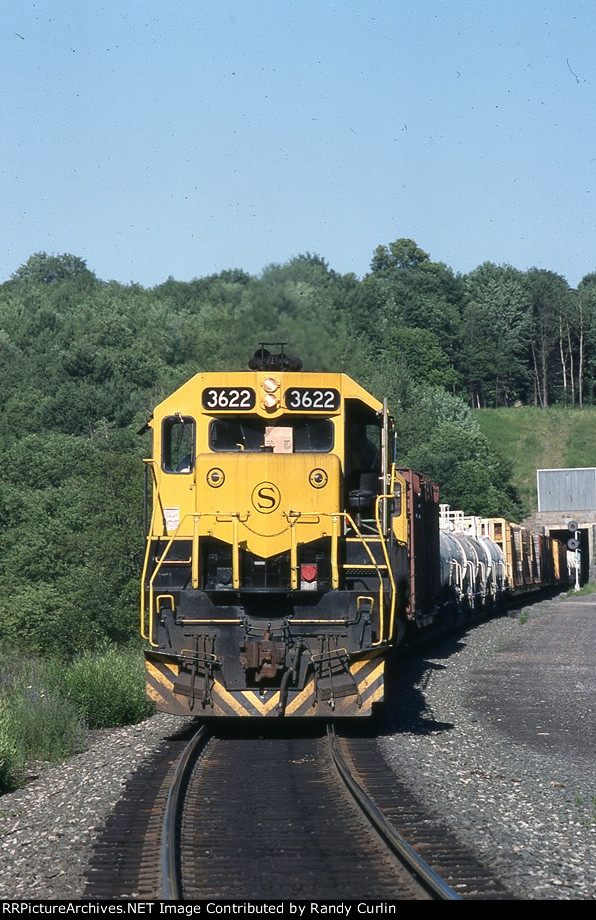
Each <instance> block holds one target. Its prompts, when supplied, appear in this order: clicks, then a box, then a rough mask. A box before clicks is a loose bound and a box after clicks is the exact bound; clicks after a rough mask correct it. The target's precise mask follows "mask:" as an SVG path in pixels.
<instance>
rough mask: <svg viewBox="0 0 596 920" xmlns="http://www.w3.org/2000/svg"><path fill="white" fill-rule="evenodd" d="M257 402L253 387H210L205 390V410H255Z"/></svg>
mask: <svg viewBox="0 0 596 920" xmlns="http://www.w3.org/2000/svg"><path fill="white" fill-rule="evenodd" d="M256 402H257V396H256V393H255V391H254V390H253V389H252V388H251V387H209V389H208V390H203V409H211V410H212V411H220V410H221V409H228V410H232V411H233V410H236V411H242V410H247V409H254V407H255V405H256Z"/></svg>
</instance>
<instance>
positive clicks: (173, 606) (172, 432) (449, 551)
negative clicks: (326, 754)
mask: <svg viewBox="0 0 596 920" xmlns="http://www.w3.org/2000/svg"><path fill="white" fill-rule="evenodd" d="M271 344H275V345H276V347H277V348H278V349H279V351H277V352H275V353H273V354H272V353H271V352H270V351H269V350H268V348H267V347H266V346H267V345H271ZM284 348H285V343H263V344H262V345H261V347H260V349H258V350H257V352H255V355H254V356H253V358H252V359H251V360H250V361H249V370H248V371H244V372H240V373H231V372H230V373H200V374H197V375H196V376H194V377H193V378H192V379H191V380H189V381H188V382H187V383H185V384H183V385H182V386H181V387H179V388H178V389H177V390H176V391H175V392H174V393H172V395H171V396H169V397H168V398H167V399H165V400H164V401H163V402H162V403H160V404H159V405H158V406H157V407H156V409H155V411H154V414H153V417H152V419H151V420H150V422H149V423H148V427H149V428H151V429H152V431H153V451H152V456H151V458H150V459H147V460H146V461H145V462H146V470H147V478H146V481H147V485H146V501H147V503H149V499H150V503H151V507H152V513H151V519H150V524H149V525H148V527H147V544H146V554H145V562H144V567H143V576H142V592H141V633H142V635H143V637H144V638H145V639H146V640H147V642H148V644H149V647H148V648H147V650H146V651H145V666H146V680H147V694H148V697H149V698H150V699H151V700H153V701H154V702H155V704H156V706H157V708H158V709H159V710H162V711H164V712H170V713H175V714H179V715H197V716H201V717H203V718H206V717H218V716H219V717H221V716H228V717H252V718H254V717H275V716H284V717H295V718H300V717H305V716H309V717H311V716H315V717H316V716H323V717H333V718H337V717H347V716H349V717H352V716H367V715H370V714H371V712H372V708H373V705H374V704H376V703H379V702H381V701H382V699H383V694H384V681H385V673H384V672H385V668H386V665H387V661H388V658H389V655H390V653H391V651H392V650H393V649H394V648H395V647H396V646H397V645H398V644H399V643H400V642H401V641H402V640H403V638H404V636H406V635H408V634H412V633H416V632H418V631H419V630H420V629H423V628H428V627H431V626H433V625H436V624H437V623H438V622H439V623H440V622H441V621H442V620H445V619H448V620H456V621H457V620H459V619H461V618H462V617H467V616H469V615H470V614H474V613H479V612H480V613H486V612H490V611H491V610H493V609H495V607H497V606H499V604H500V603H501V602H502V600H503V599H504V598H505V597H508V596H511V595H514V594H516V593H521V592H523V591H527V590H537V589H538V588H540V587H542V586H544V585H546V584H549V585H553V584H555V585H557V584H567V583H568V571H567V566H566V565H565V561H566V560H565V555H564V554H565V551H566V547H564V546H563V545H562V544H561V545H558V544H556V541H551V540H550V538H547V537H540V536H538V535H530V534H529V533H527V532H526V531H525V530H524V529H523V528H520V527H518V526H517V525H509V524H508V523H507V522H504V521H501V520H491V521H480V519H478V521H477V522H476V523H477V525H478V527H475V530H474V533H472V532H471V531H470V530H469V529H468V531H467V533H459V534H455V535H453V534H449V533H447V532H446V531H445V530H443V529H441V527H440V508H439V492H438V488H437V486H436V485H434V484H433V483H432V482H431V481H430V480H429V479H428V478H426V477H425V476H423V475H420V474H418V473H416V472H414V471H412V470H406V469H401V468H398V467H397V465H396V462H395V431H394V427H393V421H392V418H391V416H390V415H389V412H388V409H387V405H386V404H385V403H381V402H380V401H379V400H377V399H375V398H374V397H373V396H372V395H371V394H369V393H367V392H366V391H365V390H364V389H363V388H362V387H361V386H359V385H358V384H357V383H356V382H355V381H354V380H352V379H351V378H350V377H348V376H346V375H344V374H314V373H306V372H304V371H303V370H302V366H301V363H300V362H299V361H297V360H295V359H292V358H290V357H288V355H287V354H286V352H285V350H284ZM443 507H446V506H443ZM445 526H447V527H449V528H451V529H453V524H452V522H449V521H448V522H447V524H446V525H445Z"/></svg>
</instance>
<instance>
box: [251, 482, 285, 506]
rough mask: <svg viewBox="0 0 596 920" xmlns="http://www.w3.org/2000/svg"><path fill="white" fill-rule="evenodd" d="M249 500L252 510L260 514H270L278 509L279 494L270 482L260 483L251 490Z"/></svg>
mask: <svg viewBox="0 0 596 920" xmlns="http://www.w3.org/2000/svg"><path fill="white" fill-rule="evenodd" d="M250 500H251V501H252V504H253V508H256V510H257V511H259V512H260V513H261V514H271V512H272V511H275V510H276V509H277V508H279V503H280V502H281V493H280V491H279V489H278V488H277V486H276V485H274V484H273V483H272V482H260V483H259V484H258V486H255V487H254V489H253V490H252V495H251V497H250Z"/></svg>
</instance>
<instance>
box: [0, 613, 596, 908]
mask: <svg viewBox="0 0 596 920" xmlns="http://www.w3.org/2000/svg"><path fill="white" fill-rule="evenodd" d="M526 616H527V622H523V620H525V619H526ZM595 640H596V596H593V595H591V596H587V597H585V598H581V597H577V598H569V599H558V600H552V601H548V602H544V603H541V604H538V605H535V606H533V607H532V608H528V609H527V610H526V611H524V613H523V616H522V618H521V619H514V618H512V617H501V618H499V619H495V620H491V621H489V622H486V623H483V624H480V625H479V626H477V627H475V628H474V629H473V630H471V631H470V632H468V633H467V634H465V635H464V636H461V637H460V638H459V639H457V640H453V639H452V640H449V641H447V642H445V643H444V644H443V645H442V646H441V647H440V648H439V650H438V651H437V647H436V646H435V647H433V652H432V653H425V652H424V651H422V652H420V653H417V655H416V656H410V657H408V658H406V659H405V660H403V661H402V663H401V666H400V675H399V678H398V680H397V681H396V683H395V686H393V687H392V689H391V691H390V694H389V704H390V707H389V714H388V716H387V717H386V718H385V719H384V721H383V729H382V734H381V736H380V738H379V745H380V747H381V750H382V751H383V754H384V756H385V758H386V760H387V762H388V764H389V765H390V766H391V767H392V768H393V769H395V771H396V773H398V774H399V776H400V779H401V780H402V781H406V782H407V783H408V784H409V785H411V787H412V789H413V790H414V791H415V792H416V794H417V795H419V796H422V797H423V798H426V799H427V800H428V802H429V803H431V804H432V805H433V808H434V809H438V811H439V813H440V814H441V815H442V816H443V820H444V822H445V824H446V825H448V826H449V828H450V829H451V830H453V831H454V832H455V833H456V835H457V836H458V837H459V838H460V839H461V840H462V842H464V843H466V844H468V845H470V846H473V848H474V849H475V850H476V851H477V853H478V854H479V856H480V858H481V859H482V860H483V861H484V862H485V863H487V865H490V866H491V867H493V868H495V869H497V870H498V874H499V876H500V877H501V879H502V880H503V882H504V884H506V886H507V887H508V888H509V889H510V890H511V891H512V893H513V894H514V895H515V896H517V897H518V898H521V899H528V900H534V899H556V900H561V899H563V900H571V899H577V900H584V899H593V898H594V897H595V896H596V784H595V778H594V763H593V753H594V740H595V732H596V727H595V722H594V699H595V693H594V691H595V689H596V676H595V673H594V663H593V650H594V647H595ZM433 656H434V657H433ZM183 722H184V723H185V724H188V722H187V721H186V720H180V719H178V718H176V717H173V716H167V715H164V714H158V715H155V716H153V717H152V718H151V719H148V720H147V721H146V722H143V723H141V724H139V725H134V726H128V727H127V728H122V729H110V730H106V731H100V732H94V733H92V735H91V738H90V746H89V749H88V750H87V751H85V752H84V753H82V754H79V755H77V756H76V757H73V758H72V759H71V760H70V761H68V762H67V763H65V764H61V765H59V766H55V767H49V768H45V769H43V770H41V771H40V775H39V776H38V777H37V778H36V779H34V780H32V781H31V782H29V783H28V784H27V785H26V786H25V787H23V788H22V789H20V790H18V791H16V792H13V793H10V794H8V795H4V796H2V797H0V863H1V865H2V872H1V873H0V898H2V899H4V900H6V899H35V900H56V899H80V898H83V897H85V889H86V876H87V872H88V870H89V865H90V862H91V860H92V858H93V853H94V845H95V844H96V843H97V842H98V841H99V839H100V837H101V833H102V829H103V827H104V825H105V822H106V820H107V818H108V817H109V815H110V813H111V812H112V810H113V809H114V807H115V805H116V803H117V802H118V801H119V799H120V797H121V796H122V793H123V791H124V788H125V786H126V783H127V780H129V779H130V778H131V777H132V775H133V774H134V772H135V770H137V769H138V767H139V766H140V765H141V764H142V763H143V762H146V761H147V759H148V758H150V757H151V756H152V755H153V754H155V752H156V751H157V750H158V749H159V748H160V746H162V745H163V744H164V743H165V742H166V740H167V739H168V738H169V737H171V735H172V734H173V733H176V731H177V730H178V729H180V728H181V723H183Z"/></svg>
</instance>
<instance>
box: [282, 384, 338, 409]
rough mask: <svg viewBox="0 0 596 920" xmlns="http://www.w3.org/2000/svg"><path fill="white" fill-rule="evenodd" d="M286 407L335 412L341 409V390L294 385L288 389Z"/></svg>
mask: <svg viewBox="0 0 596 920" xmlns="http://www.w3.org/2000/svg"><path fill="white" fill-rule="evenodd" d="M285 399H286V408H288V409H298V410H302V411H304V410H305V409H306V410H308V411H310V412H312V411H315V412H316V411H317V410H319V411H321V412H333V411H335V410H336V409H339V390H333V389H328V390H317V389H313V388H312V387H292V389H291V390H286V394H285Z"/></svg>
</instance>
